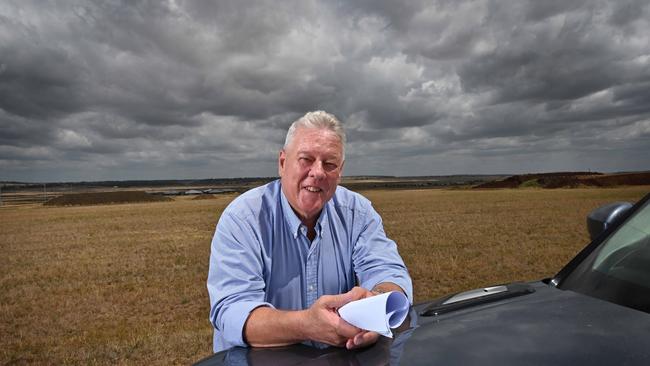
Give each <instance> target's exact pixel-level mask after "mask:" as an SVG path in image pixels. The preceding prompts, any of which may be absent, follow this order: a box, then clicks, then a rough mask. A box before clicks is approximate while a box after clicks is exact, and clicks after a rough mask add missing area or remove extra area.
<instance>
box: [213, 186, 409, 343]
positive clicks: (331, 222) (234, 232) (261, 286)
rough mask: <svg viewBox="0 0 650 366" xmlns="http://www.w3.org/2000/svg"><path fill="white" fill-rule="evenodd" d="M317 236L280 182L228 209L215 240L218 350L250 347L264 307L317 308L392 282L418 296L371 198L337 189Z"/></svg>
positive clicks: (246, 195) (257, 190) (253, 192)
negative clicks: (326, 299)
mask: <svg viewBox="0 0 650 366" xmlns="http://www.w3.org/2000/svg"><path fill="white" fill-rule="evenodd" d="M315 229H316V238H315V239H314V240H313V242H310V240H309V239H308V238H307V227H306V226H304V225H303V224H302V223H301V221H300V219H299V218H298V216H296V214H295V213H294V211H293V210H292V209H291V206H290V205H289V202H288V201H287V198H286V197H285V196H284V193H282V189H281V184H280V181H279V180H276V181H273V182H271V183H268V184H266V185H264V186H261V187H258V188H255V189H252V190H250V191H248V192H246V193H244V194H242V195H241V196H239V197H237V198H236V199H235V200H234V201H232V202H231V203H230V205H228V207H226V209H225V210H224V212H223V214H222V215H221V218H220V219H219V223H218V224H217V228H216V231H215V234H214V237H213V239H212V250H211V254H210V269H209V273H208V283H207V285H208V293H209V295H210V321H211V322H212V325H213V327H214V343H213V346H214V351H215V352H218V351H222V350H225V349H228V348H231V347H234V346H247V344H246V343H245V342H244V340H243V327H244V323H245V322H246V319H247V318H248V315H249V314H250V312H251V311H252V310H254V309H255V308H257V307H259V306H270V307H273V308H276V309H282V310H302V309H306V308H309V307H310V306H311V305H312V304H313V303H314V302H315V301H316V299H318V298H319V297H320V296H322V295H335V294H341V293H345V292H347V291H349V290H351V289H352V288H353V287H354V286H355V285H356V284H357V278H358V284H359V285H360V286H362V287H364V288H366V289H368V290H370V289H372V288H373V287H374V286H375V285H376V284H378V283H381V282H392V283H394V284H396V285H398V286H400V287H401V288H402V289H404V292H405V293H406V295H407V297H408V298H409V300H410V301H411V303H412V302H413V289H412V284H411V278H410V277H409V274H408V271H407V269H406V266H405V265H404V262H403V261H402V258H401V257H400V256H399V254H398V252H397V246H396V245H395V242H394V241H392V240H390V239H388V238H387V237H386V234H385V233H384V228H383V225H382V221H381V218H380V217H379V214H377V212H376V211H375V210H374V209H373V208H372V205H371V204H370V201H368V200H367V199H366V198H364V197H363V196H361V195H360V194H357V193H354V192H352V191H349V190H347V189H345V188H343V187H337V189H336V193H335V194H334V197H333V198H332V199H331V200H330V201H329V202H327V204H326V205H325V206H324V207H323V210H322V211H321V214H320V217H319V218H318V220H317V223H316V228H315Z"/></svg>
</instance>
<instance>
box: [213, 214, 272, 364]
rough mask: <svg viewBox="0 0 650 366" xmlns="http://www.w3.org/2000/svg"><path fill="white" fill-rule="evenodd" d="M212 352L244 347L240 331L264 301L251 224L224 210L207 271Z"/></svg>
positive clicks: (258, 252)
mask: <svg viewBox="0 0 650 366" xmlns="http://www.w3.org/2000/svg"><path fill="white" fill-rule="evenodd" d="M207 287H208V294H209V296H210V322H211V323H212V325H213V327H214V328H215V330H216V331H215V334H214V351H215V352H218V351H221V350H224V349H228V348H231V347H234V346H246V343H245V342H244V338H243V328H244V324H245V323H246V319H247V318H248V316H249V314H250V312H251V311H253V310H254V309H255V308H257V307H260V306H270V307H272V305H271V304H270V303H268V302H265V301H264V299H265V293H264V291H265V284H264V277H263V262H262V253H261V247H260V245H259V241H258V239H257V237H256V235H255V231H254V229H253V228H252V227H251V224H250V223H249V222H248V221H247V220H245V219H243V218H241V217H238V216H235V215H234V214H231V213H229V212H228V211H227V210H226V211H225V212H224V213H223V214H222V215H221V218H220V219H219V222H218V224H217V228H216V231H215V234H214V237H213V239H212V245H211V253H210V268H209V271H208V281H207Z"/></svg>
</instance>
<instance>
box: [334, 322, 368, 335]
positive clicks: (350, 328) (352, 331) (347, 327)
mask: <svg viewBox="0 0 650 366" xmlns="http://www.w3.org/2000/svg"><path fill="white" fill-rule="evenodd" d="M360 332H362V330H361V329H359V328H357V327H355V326H354V325H352V324H350V323H348V322H346V321H345V320H343V319H342V318H339V322H338V324H337V327H336V333H337V334H338V335H340V336H342V337H345V338H353V337H354V336H355V335H357V334H359V333H360Z"/></svg>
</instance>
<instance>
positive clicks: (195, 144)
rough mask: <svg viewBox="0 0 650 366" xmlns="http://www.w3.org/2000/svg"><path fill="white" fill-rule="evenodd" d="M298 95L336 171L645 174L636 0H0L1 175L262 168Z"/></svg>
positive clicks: (646, 42) (271, 160)
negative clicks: (331, 131)
mask: <svg viewBox="0 0 650 366" xmlns="http://www.w3.org/2000/svg"><path fill="white" fill-rule="evenodd" d="M315 109H324V110H326V111H329V112H331V113H333V114H335V115H336V116H338V117H339V119H341V121H342V122H343V123H344V124H345V127H346V130H347V133H348V142H349V143H348V147H347V162H346V169H345V175H447V174H461V173H485V174H490V173H506V174H507V173H526V172H547V171H566V170H581V171H584V170H592V171H605V172H611V171H630V170H647V169H650V164H649V163H648V161H649V160H650V8H649V6H648V2H647V1H646V0H639V1H626V0H617V1H591V0H585V1H568V0H543V1H539V0H530V1H496V0H495V1H482V0H475V1H458V0H448V1H403V2H398V1H391V0H363V1H309V0H295V1H246V0H243V1H242V0H232V1H180V0H179V1H167V2H165V1H156V0H152V1H124V2H120V1H97V2H85V1H49V2H46V1H40V0H39V1H33V2H32V1H24V0H15V1H11V0H9V1H7V0H3V1H2V2H0V180H18V181H45V182H53V181H78V180H125V179H168V178H225V177H240V176H245V177H254V176H274V175H276V174H277V154H278V151H279V149H280V148H281V145H282V143H283V140H284V134H285V132H286V129H287V127H288V126H289V124H290V123H291V122H292V121H293V120H295V119H296V118H297V117H299V116H301V115H303V114H304V113H305V112H307V111H309V110H315Z"/></svg>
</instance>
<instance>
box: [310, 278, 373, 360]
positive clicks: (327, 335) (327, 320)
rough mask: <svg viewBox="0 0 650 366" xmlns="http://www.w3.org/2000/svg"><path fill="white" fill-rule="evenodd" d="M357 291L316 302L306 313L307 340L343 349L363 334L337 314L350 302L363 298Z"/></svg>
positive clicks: (322, 298) (327, 297) (325, 296)
mask: <svg viewBox="0 0 650 366" xmlns="http://www.w3.org/2000/svg"><path fill="white" fill-rule="evenodd" d="M355 289H356V288H355ZM355 289H352V290H351V291H349V292H347V293H345V294H341V295H323V296H321V297H320V298H319V299H318V300H316V302H315V303H314V304H313V305H312V306H311V307H310V308H309V309H307V311H306V313H305V323H304V324H305V335H306V337H305V338H307V339H311V340H314V341H317V342H321V343H326V344H330V345H333V346H339V347H342V346H344V345H345V344H346V342H347V341H348V340H349V339H351V338H353V337H354V336H355V335H357V334H359V333H360V332H362V331H361V329H359V328H357V327H355V326H353V325H351V324H350V323H348V322H346V321H345V320H343V319H342V318H341V317H340V316H339V314H338V312H337V311H338V309H339V308H340V307H341V306H343V305H345V304H347V303H349V302H350V301H354V300H359V299H362V298H363V297H361V296H362V293H361V292H360V291H358V290H357V291H355Z"/></svg>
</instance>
